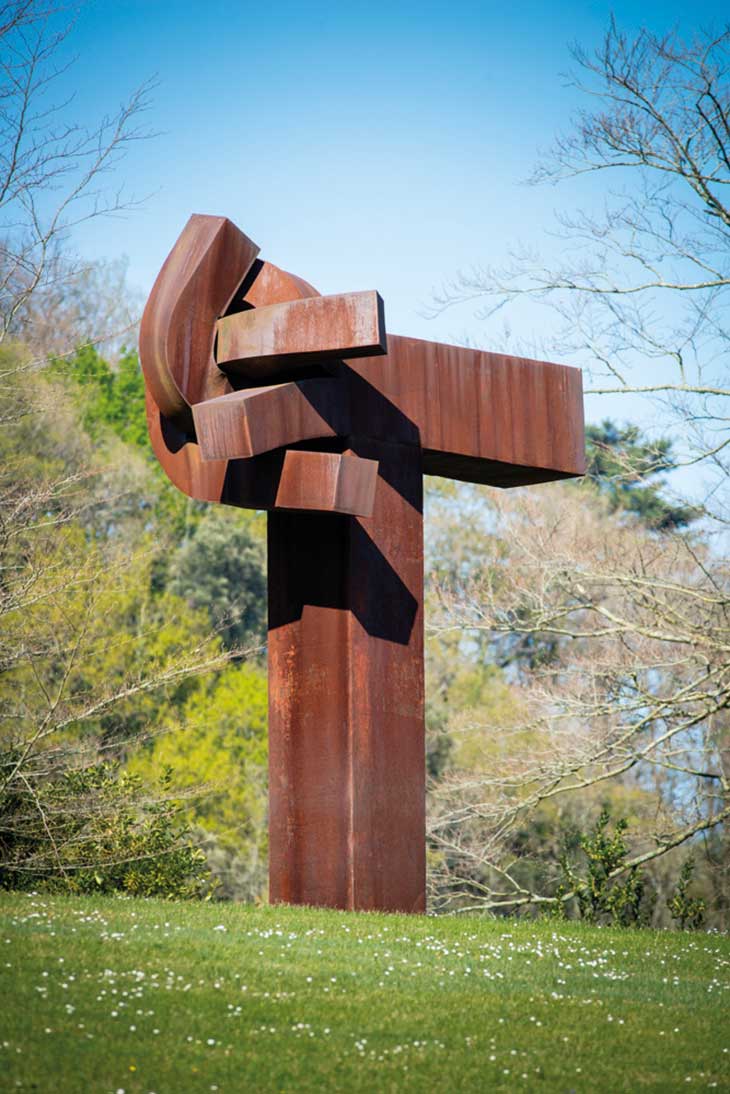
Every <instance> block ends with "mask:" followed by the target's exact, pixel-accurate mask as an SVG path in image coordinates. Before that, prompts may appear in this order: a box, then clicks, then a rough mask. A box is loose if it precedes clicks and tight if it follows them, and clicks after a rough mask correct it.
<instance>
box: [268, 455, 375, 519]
mask: <svg viewBox="0 0 730 1094" xmlns="http://www.w3.org/2000/svg"><path fill="white" fill-rule="evenodd" d="M377 481H378V461H377V460H363V459H361V458H360V457H359V456H352V455H342V454H340V453H338V452H307V451H304V450H302V449H289V450H288V451H287V452H286V454H285V456H284V466H283V468H282V471H281V478H280V479H279V489H278V490H277V492H276V508H277V509H300V510H305V509H314V510H318V511H319V512H321V513H348V514H350V515H351V516H355V517H369V516H372V512H373V504H374V502H375V486H376V484H377Z"/></svg>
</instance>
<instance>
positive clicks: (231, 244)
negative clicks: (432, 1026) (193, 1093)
mask: <svg viewBox="0 0 730 1094" xmlns="http://www.w3.org/2000/svg"><path fill="white" fill-rule="evenodd" d="M257 250H258V249H257V248H256V247H255V245H254V244H252V243H251V241H250V240H248V239H247V237H246V236H244V235H243V233H241V232H239V231H238V229H237V228H235V227H234V226H233V225H232V224H231V223H230V221H226V220H225V218H222V217H192V218H191V220H190V221H189V222H188V225H187V226H186V228H185V230H184V232H183V234H182V236H181V237H180V239H179V240H178V242H177V244H176V245H175V247H174V248H173V250H172V252H171V255H170V258H169V259H168V261H167V262H166V264H165V266H164V267H163V269H162V271H161V273H160V277H159V278H158V281H157V283H156V285H155V287H154V289H153V290H152V294H151V296H150V300H149V303H148V305H147V308H146V310H145V316H144V320H143V324H142V333H141V337H140V350H141V356H142V363H143V368H144V372H145V379H146V383H147V412H148V422H149V428H150V437H151V439H152V446H153V449H154V451H155V453H156V455H157V457H158V459H159V460H160V463H161V464H162V466H163V468H164V469H165V471H166V473H167V474H168V476H169V477H170V479H171V480H172V482H174V483H175V485H176V486H178V487H179V488H180V489H181V490H183V491H185V492H186V493H187V494H189V495H191V496H192V497H195V498H199V499H201V500H204V501H219V502H222V503H224V504H226V505H234V506H244V507H245V506H249V507H254V508H259V509H266V510H268V511H269V531H268V540H269V755H270V759H269V800H270V810H269V812H270V856H269V878H270V896H271V899H272V900H284V901H290V902H293V903H305V904H322V905H327V906H331V907H339V908H371V909H380V910H389V911H406V912H414V911H423V910H424V908H425V840H424V807H425V757H424V708H423V518H422V495H423V475H424V473H427V474H436V475H445V476H447V477H450V478H454V479H461V480H464V481H468V482H479V483H487V484H490V485H493V486H499V487H510V486H520V485H526V484H529V483H535V482H544V481H548V480H550V479H559V478H565V477H568V476H572V475H581V474H583V472H584V470H585V462H584V437H583V399H582V386H581V375H580V372H579V370H577V369H572V368H567V367H565V366H562V365H557V364H551V363H547V362H542V361H531V360H527V359H524V358H519V357H511V356H506V355H503V354H494V353H487V352H483V351H478V350H472V349H463V348H460V347H456V346H449V345H441V344H438V343H433V342H424V341H420V340H418V339H415V338H401V337H398V336H394V335H388V337H387V343H386V339H385V326H384V320H383V312H382V301H380V298H379V297H378V296H377V294H376V293H374V292H371V293H360V294H344V295H343V296H340V297H319V295H318V294H317V292H316V290H315V289H314V288H313V287H312V286H311V285H310V284H309V283H308V282H306V281H304V280H302V279H301V278H299V277H296V276H294V275H293V274H288V273H286V272H285V271H283V270H280V269H278V268H277V267H276V266H273V265H272V264H270V263H268V262H261V261H260V260H258V259H257V257H256V255H257ZM216 331H217V343H215V341H214V339H215V336H216ZM214 345H215V349H214ZM384 351H385V352H384ZM262 379H265V380H266V381H267V383H268V386H266V387H261V386H260V385H261V380H262ZM292 446H294V447H292Z"/></svg>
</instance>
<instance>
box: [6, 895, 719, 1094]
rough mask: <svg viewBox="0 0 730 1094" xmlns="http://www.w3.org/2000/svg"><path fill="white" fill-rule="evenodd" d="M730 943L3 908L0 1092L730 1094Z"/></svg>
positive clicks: (136, 906)
mask: <svg viewBox="0 0 730 1094" xmlns="http://www.w3.org/2000/svg"><path fill="white" fill-rule="evenodd" d="M729 1008H730V939H728V938H727V937H724V936H723V937H719V936H717V935H704V934H694V935H687V934H685V935H682V934H677V933H656V932H650V931H619V930H608V929H595V928H593V929H591V928H587V927H583V926H581V925H576V924H555V923H549V922H542V923H537V924H530V923H526V924H523V923H513V922H511V921H510V922H507V921H504V920H501V921H494V920H487V919H476V918H469V919H451V918H449V919H446V918H440V919H433V918H425V917H406V916H383V915H347V914H341V913H336V912H324V911H319V910H313V909H292V908H281V907H278V908H260V909H254V908H250V907H243V906H240V905H220V904H219V905H194V904H166V903H163V902H161V901H139V900H123V899H117V900H114V899H109V898H106V899H103V898H96V899H91V898H78V899H73V898H61V897H48V896H18V895H11V894H2V895H0V1026H1V1029H0V1089H2V1090H15V1089H25V1090H36V1091H49V1092H50V1091H59V1092H66V1091H80V1092H81V1091H83V1092H97V1091H99V1092H111V1094H115V1092H119V1091H124V1092H125V1094H132V1092H135V1094H136V1092H138V1091H142V1092H150V1091H151V1092H154V1094H187V1092H188V1091H190V1092H198V1091H201V1092H203V1091H205V1092H208V1091H216V1090H217V1091H221V1092H225V1091H321V1090H338V1091H351V1090H352V1091H377V1092H380V1091H401V1090H406V1091H408V1090H414V1091H416V1090H417V1091H452V1090H454V1091H492V1090H496V1091H512V1090H525V1091H529V1090H541V1091H561V1092H570V1091H576V1092H577V1091H591V1092H592V1091H606V1092H615V1091H637V1090H641V1091H643V1090H647V1091H648V1090H653V1091H662V1092H666V1091H672V1090H679V1089H682V1090H685V1089H687V1087H688V1086H691V1087H695V1088H696V1087H700V1088H703V1089H704V1088H714V1089H724V1090H730V1020H729V1019H728V1010H729Z"/></svg>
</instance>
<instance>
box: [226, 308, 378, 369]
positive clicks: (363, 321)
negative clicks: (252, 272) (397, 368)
mask: <svg viewBox="0 0 730 1094" xmlns="http://www.w3.org/2000/svg"><path fill="white" fill-rule="evenodd" d="M216 329H217V333H218V341H217V345H216V360H217V362H218V365H219V366H220V367H221V368H223V369H224V370H225V371H226V372H227V373H230V374H231V375H235V376H244V377H246V378H247V379H249V380H259V379H262V378H268V377H270V376H274V375H276V373H277V372H279V371H281V369H282V368H283V367H284V366H289V367H291V366H299V367H303V366H307V365H309V364H311V363H312V362H313V361H323V360H330V359H332V358H335V359H339V358H343V357H374V356H376V355H377V354H381V353H385V352H386V338H385V316H384V313H383V301H382V300H381V298H380V296H379V295H378V293H376V292H351V293H341V294H339V295H337V296H311V297H307V298H306V299H303V300H288V301H286V302H285V303H283V304H270V305H269V306H268V307H260V308H252V309H250V310H249V311H242V312H236V313H235V314H233V315H227V316H225V317H224V318H223V319H219V320H218V323H217V328H216Z"/></svg>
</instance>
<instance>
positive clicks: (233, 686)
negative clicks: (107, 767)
mask: <svg viewBox="0 0 730 1094" xmlns="http://www.w3.org/2000/svg"><path fill="white" fill-rule="evenodd" d="M179 717H180V723H179V724H178V725H176V724H174V723H169V724H168V725H167V726H166V727H165V729H166V731H165V732H163V733H161V734H160V735H158V736H157V737H155V739H154V740H153V742H152V743H151V746H150V747H149V748H148V749H147V750H146V751H145V752H144V753H140V754H138V756H137V757H136V759H135V761H134V763H133V767H134V770H135V771H140V772H142V773H146V774H147V775H150V774H152V773H154V772H155V771H159V770H164V769H166V768H168V767H169V768H170V769H172V770H173V771H174V772H175V777H174V787H175V789H176V790H177V791H178V792H182V793H186V795H187V796H188V798H189V805H188V816H189V818H190V820H191V823H192V824H194V825H195V826H196V827H197V829H198V830H199V832H200V833H201V834H202V836H203V838H204V841H205V844H206V850H207V853H208V856H209V859H210V860H211V862H212V863H213V865H214V868H215V873H216V877H217V878H218V879H219V881H220V883H221V886H222V893H221V895H224V896H231V897H236V898H239V899H241V898H244V899H254V898H256V897H260V896H261V895H262V894H263V892H264V890H265V875H266V847H267V836H266V809H267V795H266V788H267V779H266V765H267V756H268V746H267V734H266V724H267V683H266V673H265V671H264V670H263V669H262V668H261V667H260V666H258V665H256V664H246V663H244V664H237V665H235V666H231V667H230V668H229V669H227V670H226V671H225V672H224V673H221V674H220V675H218V676H217V677H216V678H215V679H212V680H210V681H208V682H201V684H200V685H199V687H198V688H197V689H196V690H195V691H194V692H193V694H192V695H191V696H190V697H189V699H188V700H187V702H186V703H185V705H184V706H183V708H182V710H181V711H180V715H179Z"/></svg>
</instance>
